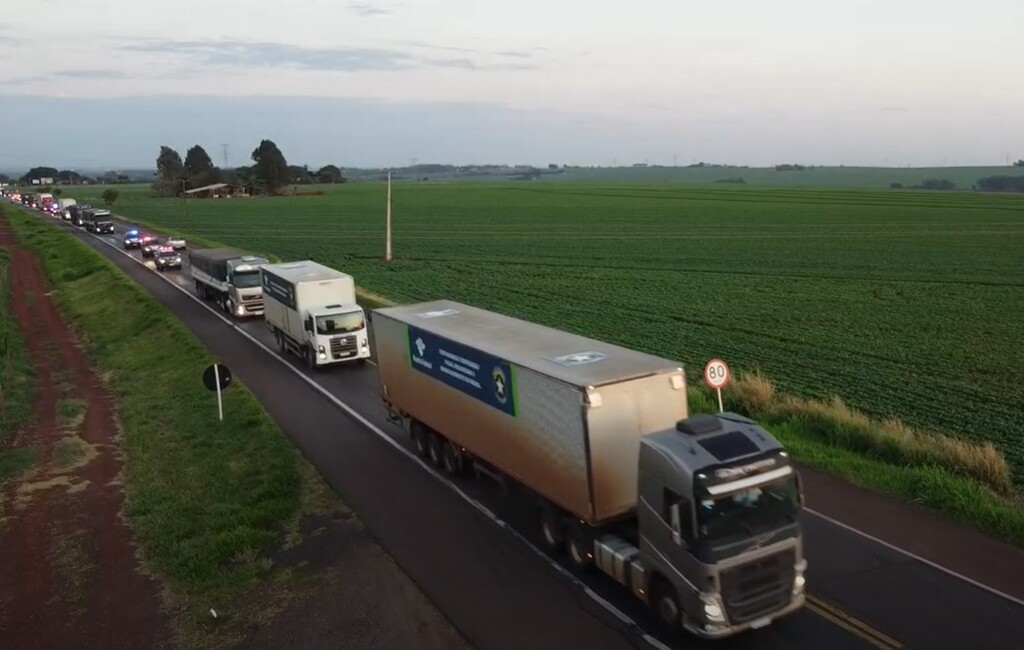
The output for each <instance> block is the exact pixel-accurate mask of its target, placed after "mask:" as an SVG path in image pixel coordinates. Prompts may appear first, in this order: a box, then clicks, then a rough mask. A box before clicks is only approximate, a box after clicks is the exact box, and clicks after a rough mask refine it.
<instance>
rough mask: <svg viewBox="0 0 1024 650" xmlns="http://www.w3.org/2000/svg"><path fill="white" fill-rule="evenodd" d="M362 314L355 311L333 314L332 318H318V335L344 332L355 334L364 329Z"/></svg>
mask: <svg viewBox="0 0 1024 650" xmlns="http://www.w3.org/2000/svg"><path fill="white" fill-rule="evenodd" d="M364 325H365V324H364V322H363V314H362V312H358V311H354V312H351V313H349V314H331V315H330V316H317V317H316V332H317V334H340V333H342V332H355V331H356V330H361V329H363V327H364Z"/></svg>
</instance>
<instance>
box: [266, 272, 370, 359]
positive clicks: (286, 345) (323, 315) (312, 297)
mask: <svg viewBox="0 0 1024 650" xmlns="http://www.w3.org/2000/svg"><path fill="white" fill-rule="evenodd" d="M260 274H261V275H262V282H263V299H264V303H265V305H266V308H265V313H264V318H265V319H266V321H267V327H268V328H269V329H270V332H271V334H273V335H274V338H275V339H277V345H278V348H279V349H280V350H281V353H282V354H284V353H285V352H291V353H293V354H295V355H297V356H298V357H299V358H300V359H302V360H304V361H305V362H306V365H307V366H308V367H309V368H310V369H317V368H320V367H322V366H326V365H330V364H334V363H345V362H354V363H356V364H362V363H364V362H365V361H366V360H367V359H368V358H370V339H369V332H368V330H367V326H366V313H365V312H364V311H363V308H362V307H361V306H360V305H359V304H358V303H357V302H356V283H355V279H354V278H353V277H352V276H351V275H349V274H347V273H343V272H341V271H338V270H336V269H332V268H330V267H327V266H324V265H323V264H318V263H317V262H314V261H312V260H303V261H299V262H286V263H283V264H265V265H263V266H261V267H260Z"/></svg>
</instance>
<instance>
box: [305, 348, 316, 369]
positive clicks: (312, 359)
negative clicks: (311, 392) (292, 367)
mask: <svg viewBox="0 0 1024 650" xmlns="http://www.w3.org/2000/svg"><path fill="white" fill-rule="evenodd" d="M306 367H307V368H309V369H310V370H316V352H313V348H311V347H306Z"/></svg>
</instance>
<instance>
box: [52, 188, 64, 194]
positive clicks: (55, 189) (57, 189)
mask: <svg viewBox="0 0 1024 650" xmlns="http://www.w3.org/2000/svg"><path fill="white" fill-rule="evenodd" d="M63 193H64V190H62V189H60V188H59V187H55V188H53V195H54V196H60V195H61V194H63Z"/></svg>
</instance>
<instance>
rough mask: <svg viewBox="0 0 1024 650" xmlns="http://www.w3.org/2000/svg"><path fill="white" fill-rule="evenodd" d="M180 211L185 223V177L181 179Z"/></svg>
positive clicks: (186, 207)
mask: <svg viewBox="0 0 1024 650" xmlns="http://www.w3.org/2000/svg"><path fill="white" fill-rule="evenodd" d="M181 212H182V215H183V219H184V222H185V223H188V199H187V198H186V197H185V179H182V180H181Z"/></svg>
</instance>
